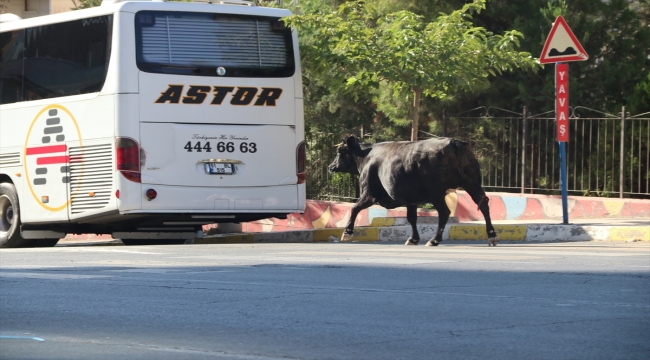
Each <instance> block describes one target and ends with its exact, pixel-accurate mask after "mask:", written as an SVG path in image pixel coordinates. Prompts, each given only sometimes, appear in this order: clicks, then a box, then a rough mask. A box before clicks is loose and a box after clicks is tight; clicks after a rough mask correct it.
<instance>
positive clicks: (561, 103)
mask: <svg viewBox="0 0 650 360" xmlns="http://www.w3.org/2000/svg"><path fill="white" fill-rule="evenodd" d="M587 59H589V55H587V52H586V51H585V49H584V48H583V47H582V45H580V42H579V41H578V39H577V38H576V36H575V35H574V34H573V31H571V28H569V24H567V23H566V21H565V20H564V18H563V17H562V16H558V17H557V18H556V19H555V22H554V23H553V27H552V28H551V32H550V33H549V34H548V37H547V38H546V42H545V43H544V49H543V50H542V56H541V57H540V58H539V63H540V64H552V63H555V127H556V130H557V142H558V145H559V147H560V189H561V191H562V220H563V223H564V224H568V223H569V211H568V208H569V206H568V203H569V200H568V194H567V193H568V186H569V184H568V181H567V155H566V144H567V142H568V141H569V67H568V66H567V64H563V63H562V62H566V61H585V60H587Z"/></svg>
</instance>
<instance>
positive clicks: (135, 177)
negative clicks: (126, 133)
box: [115, 137, 140, 183]
mask: <svg viewBox="0 0 650 360" xmlns="http://www.w3.org/2000/svg"><path fill="white" fill-rule="evenodd" d="M115 169H116V170H118V171H119V172H120V173H122V175H123V176H124V177H125V178H127V179H128V180H131V181H133V182H138V183H139V182H140V146H139V145H138V143H137V142H136V141H135V140H133V139H131V138H127V137H118V138H116V139H115Z"/></svg>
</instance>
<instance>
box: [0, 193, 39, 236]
mask: <svg viewBox="0 0 650 360" xmlns="http://www.w3.org/2000/svg"><path fill="white" fill-rule="evenodd" d="M31 242H32V241H30V240H29V239H23V238H22V237H21V236H20V206H19V205H18V194H17V193H16V187H15V186H14V184H12V183H0V248H18V247H28V246H30V243H31Z"/></svg>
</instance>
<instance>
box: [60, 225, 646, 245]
mask: <svg viewBox="0 0 650 360" xmlns="http://www.w3.org/2000/svg"><path fill="white" fill-rule="evenodd" d="M428 220H431V219H428ZM422 222H423V224H418V232H419V233H420V238H421V239H422V240H421V243H422V244H424V243H426V241H428V240H429V239H430V238H432V237H433V236H434V235H435V232H436V230H437V227H438V226H437V222H433V223H432V221H422ZM493 224H494V227H495V228H496V230H497V234H498V235H499V238H500V239H501V241H502V242H504V243H505V242H554V241H620V242H636V241H648V242H650V219H643V218H637V219H613V218H598V219H575V220H570V222H569V224H562V223H561V220H550V219H537V220H495V221H493ZM342 233H343V228H324V229H306V230H294V231H276V232H257V233H238V234H220V235H209V236H206V237H204V238H200V239H195V240H193V241H192V240H190V241H188V243H193V244H237V243H285V242H286V243H310V242H338V241H339V238H340V237H341V234H342ZM410 234H411V226H410V225H408V223H406V222H405V220H404V219H403V218H374V219H373V221H372V223H371V224H370V225H369V226H360V227H356V228H355V233H354V238H353V240H352V241H353V242H395V243H403V242H405V241H406V239H407V238H408V237H409V235H410ZM443 241H447V242H452V243H453V242H454V241H472V242H477V243H480V242H485V244H487V234H486V232H485V223H484V222H483V221H468V222H462V223H448V224H447V227H446V229H445V232H444V233H443ZM443 244H444V243H443ZM92 245H104V246H106V245H108V246H110V245H122V242H121V241H120V240H113V239H110V238H108V237H95V238H85V239H68V238H67V239H62V240H60V241H59V243H58V244H57V246H92Z"/></svg>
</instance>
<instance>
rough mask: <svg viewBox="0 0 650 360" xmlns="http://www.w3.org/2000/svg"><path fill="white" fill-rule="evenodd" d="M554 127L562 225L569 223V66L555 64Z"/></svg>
mask: <svg viewBox="0 0 650 360" xmlns="http://www.w3.org/2000/svg"><path fill="white" fill-rule="evenodd" d="M555 127H556V130H557V141H558V145H559V146H560V189H561V191H562V223H563V224H568V223H569V212H568V208H569V206H568V202H569V199H568V184H567V155H566V143H567V142H568V141H569V66H568V65H567V64H562V63H556V64H555Z"/></svg>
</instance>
